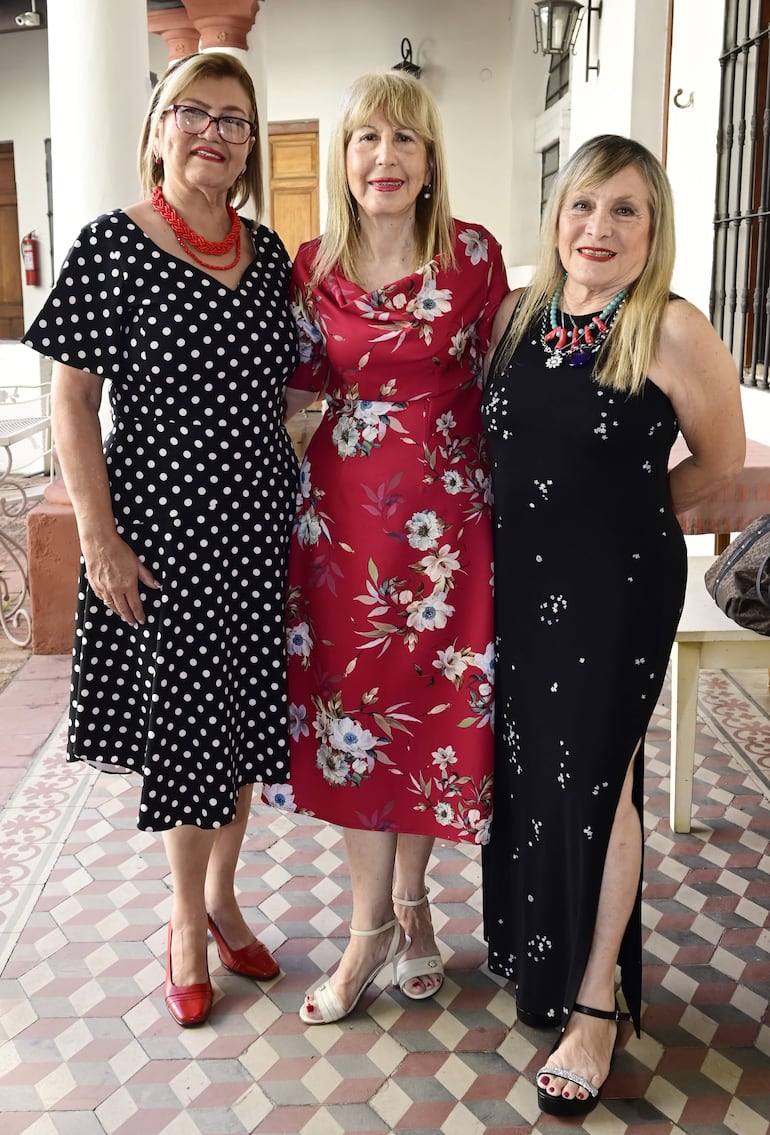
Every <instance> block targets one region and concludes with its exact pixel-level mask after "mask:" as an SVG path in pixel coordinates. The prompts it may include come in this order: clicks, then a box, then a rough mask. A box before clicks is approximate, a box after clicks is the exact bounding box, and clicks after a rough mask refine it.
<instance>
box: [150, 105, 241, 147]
mask: <svg viewBox="0 0 770 1135" xmlns="http://www.w3.org/2000/svg"><path fill="white" fill-rule="evenodd" d="M168 109H169V110H173V112H174V121H175V122H176V125H177V129H178V130H181V131H183V133H185V134H205V133H206V131H207V130H208V128H209V124H210V123H212V122H215V123H216V126H217V134H218V135H219V137H220V138H221V139H222V140H223V141H224V142H231V143H232V144H233V145H235V146H243V145H244V143H245V142H248V140H249V138H253V136H254V135H255V134H256V132H257V127H256V125H255V124H254V123H253V122H249V121H248V119H246V118H233V116H232V115H230V114H220V115H218V116H217V115H216V114H208V113H207V111H205V110H201V108H200V107H199V106H186V105H185V104H184V103H174V105H173V106H170V107H169V108H168Z"/></svg>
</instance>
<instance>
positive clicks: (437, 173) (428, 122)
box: [313, 71, 455, 283]
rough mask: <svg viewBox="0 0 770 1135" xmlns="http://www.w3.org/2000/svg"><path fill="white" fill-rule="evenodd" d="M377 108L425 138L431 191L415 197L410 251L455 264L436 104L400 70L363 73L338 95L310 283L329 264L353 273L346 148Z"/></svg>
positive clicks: (355, 231) (355, 244)
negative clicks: (324, 213) (326, 197)
mask: <svg viewBox="0 0 770 1135" xmlns="http://www.w3.org/2000/svg"><path fill="white" fill-rule="evenodd" d="M375 112H379V113H381V114H382V115H384V117H385V118H386V119H387V120H388V122H389V123H390V124H391V125H392V126H403V127H406V128H407V129H408V130H413V131H414V132H415V133H416V134H418V135H419V137H420V138H421V139H422V141H423V142H424V143H425V146H426V149H427V152H428V167H429V170H430V181H431V188H430V197H429V198H428V199H427V200H426V199H425V198H424V196H423V195H422V194H420V195H419V197H418V198H417V202H416V216H415V242H416V247H415V255H416V259H417V265H418V266H419V267H422V266H423V265H425V264H428V263H429V262H430V261H431V260H433V259H434V258H435V257H437V256H440V257H441V258H442V259H443V261H444V265H445V266H447V267H452V268H453V267H455V257H454V244H453V238H454V226H453V223H452V217H451V213H450V210H449V194H448V191H447V185H446V157H445V154H444V138H443V131H442V128H441V118H440V116H439V111H438V107H437V106H436V103H435V101H434V99H433V97H432V95H431V94H430V92H429V91H428V90H427V89H426V88H425V87H424V86H423V85H422V83H421V82H420V81H419V79H415V78H414V77H413V76H411V75H408V74H407V73H406V72H404V71H387V72H385V73H383V74H369V75H362V76H361V77H360V78H358V79H356V80H355V82H354V83H353V84H352V85H351V86H350V87H349V88H348V89H347V91H346V92H345V94H344V95H343V97H342V101H341V103H340V109H339V112H338V116H337V122H336V125H335V127H334V131H333V133H332V137H331V141H330V145H329V162H328V168H327V188H328V195H329V204H328V211H327V221H326V231H325V232H324V234H323V236H322V237H321V243H320V246H319V249H318V252H317V254H316V258H315V262H314V265H313V283H317V282H318V281H319V280H320V279H322V277H324V276H326V275H327V274H328V273H329V272H330V271H331V270H332V269H333V268H339V269H340V271H341V272H342V274H343V275H344V276H346V277H347V278H348V279H352V280H355V279H356V260H357V256H358V252H359V249H360V232H359V226H358V206H357V203H356V200H355V198H354V197H353V194H352V193H351V192H350V187H349V186H348V178H347V164H346V160H347V149H348V143H349V142H350V139H351V137H352V135H353V131H354V130H355V129H356V128H357V127H359V126H361V125H363V124H364V123H365V122H367V121H368V120H369V119H370V117H371V116H372V115H373V114H374V113H375Z"/></svg>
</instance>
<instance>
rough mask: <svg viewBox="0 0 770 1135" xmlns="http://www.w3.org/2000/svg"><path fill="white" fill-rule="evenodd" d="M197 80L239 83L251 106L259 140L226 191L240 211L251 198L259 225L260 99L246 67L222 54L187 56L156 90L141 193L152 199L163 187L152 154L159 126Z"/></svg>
mask: <svg viewBox="0 0 770 1135" xmlns="http://www.w3.org/2000/svg"><path fill="white" fill-rule="evenodd" d="M197 79H236V80H237V82H239V83H240V84H241V86H242V87H243V93H244V94H245V96H246V98H247V100H248V104H249V116H250V118H251V120H252V122H253V123H254V125H255V128H256V136H255V138H254V141H253V143H252V146H251V150H250V152H249V155H248V157H247V159H246V168H245V169H244V171H243V173H242V174H240V175H239V177H238V178H237V179H236V181H235V182H234V183H233V185H231V186H230V188H229V189H228V191H227V201H228V204H231V205H233V207H234V208H236V209H238V208H240V206H241V205H245V204H246V202H247V201H248V200H249V198H251V199H252V201H253V203H254V215H255V217H256V218H257V220H258V221H259V219H260V218H261V216H262V210H263V208H264V187H263V184H262V150H261V146H260V144H259V122H258V119H257V96H256V94H255V92H254V84H253V82H252V81H251V76H250V75H249V73H248V71H247V70H246V68H245V67H244V66H243V64H242V63H241V62H239V60H237V59H236V58H235V57H234V56H232V55H226V54H225V53H224V52H222V51H204V52H201V53H200V54H199V55H188V56H187V58H186V59H180V60H179V62H178V63H174V64H172V66H171V67H169V69H168V70H167V71H166V73H165V74H164V75H163V77H162V78H161V79H160V81H159V82H158V84H157V86H156V87H155V90H154V91H153V93H152V98H151V99H150V105H149V107H148V109H147V114H146V115H145V118H144V122H143V123H142V132H141V135H140V138H139V153H138V164H139V180H140V181H141V184H142V192H143V193H144V194H145V196H147V197H149V196H150V194H151V193H152V191H153V189H154V188H155V186H156V185H162V184H163V178H164V170H163V162H160V161H156V159H155V153H154V150H153V147H154V144H155V135H156V132H157V129H158V125H159V123H160V120H161V118H162V117H163V115H164V114H166V112H167V111H168V110H169V109H170V108H171V107H172V106H173V104H174V103H176V102H178V101H179V100H180V98H181V97H182V96H183V95H184V92H185V91H186V90H187V88H188V87H189V86H190V84H191V83H194V82H195V81H196V80H197ZM247 145H248V143H247Z"/></svg>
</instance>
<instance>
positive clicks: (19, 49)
mask: <svg viewBox="0 0 770 1135" xmlns="http://www.w3.org/2000/svg"><path fill="white" fill-rule="evenodd" d="M22 92H23V93H22ZM49 135H50V120H49V112H48V37H47V34H46V32H45V31H33V32H23V31H21V32H10V33H8V34H7V35H3V36H0V141H2V142H13V157H14V165H15V167H16V197H17V211H18V216H19V236H20V237H22V236H24V234H25V233H28V232H30V231H31V230H32V229H34V230H35V235H36V236H37V238H38V239H39V241H40V268H41V286H40V287H34V288H33V287H27V285H26V284H25V283H24V282H23V281H24V273H23V272H22V288H23V296H24V318H25V323H27V322H29V321H30V320H31V319H32V318H33V316H35V315H36V314H37V312H38V311H39V310H40V308H41V306H42V304H43V300H44V299H45V297H46V295H47V294H48V289H49V288H50V286H51V267H50V264H51V261H50V242H49V238H48V197H47V191H46V179H45V139H46V138H48V137H49Z"/></svg>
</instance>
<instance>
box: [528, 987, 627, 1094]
mask: <svg viewBox="0 0 770 1135" xmlns="http://www.w3.org/2000/svg"><path fill="white" fill-rule="evenodd" d="M573 1012H574V1013H585V1014H586V1016H587V1017H599V1018H600V1019H601V1020H603V1021H630V1020H631V1014H630V1013H621V1011H620V1009H619V1008H618V1006H617V1005H615V1008H614V1009H592V1008H591V1007H590V1005H575V1006H574V1008H573ZM565 1028H566V1025H565ZM562 1035H563V1030H562ZM560 1043H561V1036H560V1037H559V1039H558V1040H557V1042H556V1044H555V1045H554V1046H553V1048H552V1049H551V1052H552V1053H553V1052H555V1051H556V1049H557V1048H558V1047H559V1044H560ZM541 1076H558V1077H559V1078H560V1079H562V1080H569V1082H570V1083H571V1084H577V1085H578V1087H579V1088H583V1090H584V1091H586V1092H588V1095H587V1096H586V1098H585V1099H584V1100H581V1099H578V1098H577V1096H573V1097H572V1099H565V1098H564V1096H561V1095H560V1096H552V1095H549V1094H548V1090H547V1088H544V1087H543V1086H542V1085H541V1084H540V1077H541ZM535 1082H536V1084H537V1102H538V1104H539V1105H540V1110H541V1111H544V1112H546V1114H548V1115H587V1114H588V1112H589V1111H591V1110H592V1109H593V1108H594V1107H596V1105H597V1103H598V1102H599V1096H600V1095H601V1090H602V1089H601V1087H599V1088H595V1087H594V1086H593V1084H589V1082H588V1080H584V1079H583V1077H582V1076H578V1075H576V1074H575V1073H574V1072H570V1071H569V1069H567V1068H557V1067H556V1065H555V1064H545V1065H543V1067H542V1068H541V1069H540V1071H539V1072H538V1073H537V1076H536V1077H535Z"/></svg>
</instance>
